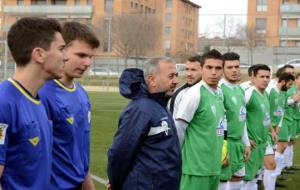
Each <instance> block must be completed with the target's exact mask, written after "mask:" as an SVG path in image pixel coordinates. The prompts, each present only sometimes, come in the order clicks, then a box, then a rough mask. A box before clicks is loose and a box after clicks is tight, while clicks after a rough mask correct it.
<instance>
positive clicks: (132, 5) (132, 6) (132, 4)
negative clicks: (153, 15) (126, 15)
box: [130, 1, 134, 9]
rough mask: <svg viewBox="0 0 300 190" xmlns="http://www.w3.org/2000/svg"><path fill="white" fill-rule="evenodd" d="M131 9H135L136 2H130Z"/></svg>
mask: <svg viewBox="0 0 300 190" xmlns="http://www.w3.org/2000/svg"><path fill="white" fill-rule="evenodd" d="M130 7H131V8H132V9H134V2H132V1H131V2H130Z"/></svg>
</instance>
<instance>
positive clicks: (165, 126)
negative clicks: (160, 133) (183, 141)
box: [161, 121, 171, 136]
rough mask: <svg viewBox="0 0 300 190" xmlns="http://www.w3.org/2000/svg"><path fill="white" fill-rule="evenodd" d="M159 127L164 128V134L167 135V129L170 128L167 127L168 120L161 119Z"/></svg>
mask: <svg viewBox="0 0 300 190" xmlns="http://www.w3.org/2000/svg"><path fill="white" fill-rule="evenodd" d="M161 127H162V128H163V129H165V134H166V135H167V136H168V135H169V130H170V129H171V128H170V127H169V125H168V122H166V121H162V122H161Z"/></svg>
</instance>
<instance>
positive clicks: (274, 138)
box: [271, 130, 278, 143]
mask: <svg viewBox="0 0 300 190" xmlns="http://www.w3.org/2000/svg"><path fill="white" fill-rule="evenodd" d="M271 135H272V140H273V141H274V142H275V143H277V141H278V136H277V133H276V132H275V130H273V131H271Z"/></svg>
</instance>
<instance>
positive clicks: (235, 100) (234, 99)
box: [231, 96, 237, 105]
mask: <svg viewBox="0 0 300 190" xmlns="http://www.w3.org/2000/svg"><path fill="white" fill-rule="evenodd" d="M231 100H232V102H233V103H234V104H235V105H237V99H236V97H235V96H232V97H231Z"/></svg>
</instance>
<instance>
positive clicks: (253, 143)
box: [249, 140, 256, 148]
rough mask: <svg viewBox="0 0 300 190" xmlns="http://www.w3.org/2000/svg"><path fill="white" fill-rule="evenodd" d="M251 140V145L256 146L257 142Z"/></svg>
mask: <svg viewBox="0 0 300 190" xmlns="http://www.w3.org/2000/svg"><path fill="white" fill-rule="evenodd" d="M249 141H250V145H251V147H252V148H255V147H256V142H255V141H253V140H249Z"/></svg>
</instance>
